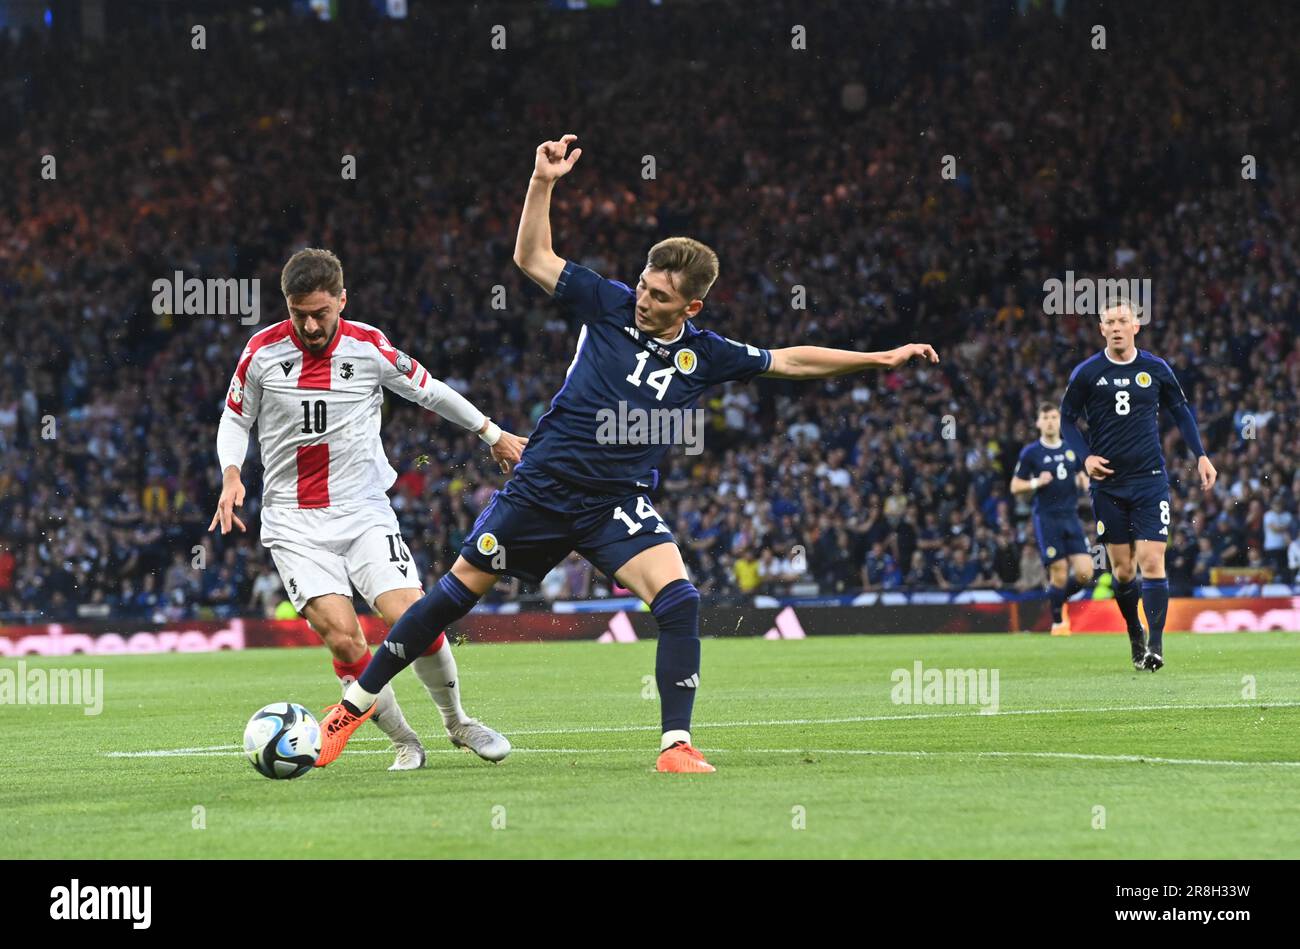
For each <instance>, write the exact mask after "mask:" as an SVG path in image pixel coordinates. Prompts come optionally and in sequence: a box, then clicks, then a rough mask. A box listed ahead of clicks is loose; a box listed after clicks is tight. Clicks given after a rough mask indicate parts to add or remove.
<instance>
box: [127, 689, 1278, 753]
mask: <svg viewBox="0 0 1300 949" xmlns="http://www.w3.org/2000/svg"><path fill="white" fill-rule="evenodd" d="M1298 706H1300V702H1225V703H1223V704H1219V705H1112V706H1102V707H1101V708H1022V709H999V710H997V711H996V712H987V711H979V710H973V711H963V712H913V713H910V714H906V715H853V716H848V717H844V718H778V719H768V720H766V721H757V722H710V723H708V724H707V725H702V726H700V728H701V730H705V729H710V728H772V727H779V726H785V725H851V724H857V723H861V722H898V721H917V720H921V719H933V718H996V717H1000V716H1004V715H1078V714H1090V713H1105V712H1169V711H1210V710H1217V709H1234V708H1235V709H1273V708H1296V707H1298ZM658 730H659V726H658V725H594V726H581V727H577V728H521V729H512V730H510V734H511V735H590V734H598V735H606V734H617V733H623V732H653V731H658ZM352 741H353V742H360V741H367V742H372V741H388V738H387V737H381V736H378V735H375V736H368V735H363V736H360V737H357V738H354V739H352ZM229 751H241V752H242V751H243V745H204V746H199V747H196V748H170V749H165V750H160V751H108V752H105V753H104V754H105V757H109V758H156V757H166V756H169V755H195V756H197V755H201V754H204V753H208V752H229ZM382 753H383V752H375V754H382Z"/></svg>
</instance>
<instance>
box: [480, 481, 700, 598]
mask: <svg viewBox="0 0 1300 949" xmlns="http://www.w3.org/2000/svg"><path fill="white" fill-rule="evenodd" d="M671 543H675V541H674V539H673V534H672V531H671V530H669V529H668V525H667V524H665V523H664V520H663V518H662V517H660V516H659V514H658V512H657V511H655V509H654V505H652V504H651V503H650V497H649V495H647V494H631V495H626V496H622V497H620V496H616V495H601V494H591V493H587V492H586V490H585V489H583V488H580V487H577V486H574V485H570V484H567V483H565V482H561V481H558V480H557V479H554V478H551V477H550V476H548V475H545V474H543V473H540V472H536V471H533V472H530V473H528V474H527V475H524V476H522V477H521V476H519V475H518V474H516V476H515V477H514V478H512V479H511V480H510V481H509V482H508V483H507V484H506V486H505V488H504V489H502V490H501V491H497V492H496V493H494V494H493V495H492V499H491V500H490V501H488V503H487V504H486V505H485V506H484V508H483V510H482V512H481V513H480V514H479V516H478V519H477V520H476V521H474V527H473V528H472V529H471V530H470V532H469V536H467V537H466V538H465V543H464V544H463V545H462V546H461V549H460V555H461V556H462V557H464V558H465V559H466V560H468V561H469V562H470V563H472V564H473V565H474V566H476V567H478V568H479V569H480V570H486V571H487V572H488V573H494V574H498V575H500V574H505V575H506V576H511V577H519V578H520V579H521V580H526V581H528V582H529V583H541V581H542V577H544V576H546V575H547V574H548V573H550V572H551V569H552V568H553V567H555V565H556V564H558V563H559V562H560V561H561V560H563V559H564V558H565V557H567V556H568V555H569V552H570V551H573V550H576V551H577V552H578V553H579V554H581V555H582V556H583V557H585V558H586V559H587V560H590V561H591V563H592V564H593V565H594V566H595V567H596V569H598V570H600V571H601V572H603V573H604V574H606V575H607V576H610V577H613V576H614V573H615V572H616V571H617V570H618V569H619V568H620V567H622V566H623V564H625V563H627V562H628V561H629V560H631V559H632V558H633V557H635V556H636V555H637V554H639V553H641V551H643V550H646V549H648V548H650V547H655V546H657V545H659V544H671Z"/></svg>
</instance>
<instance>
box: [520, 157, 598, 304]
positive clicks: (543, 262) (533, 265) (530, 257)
mask: <svg viewBox="0 0 1300 949" xmlns="http://www.w3.org/2000/svg"><path fill="white" fill-rule="evenodd" d="M577 138H578V136H576V135H573V134H569V135H565V136H563V137H561V138H560V140H559V141H558V142H542V144H540V145H538V146H537V158H536V160H535V162H534V164H533V177H532V178H531V179H529V181H528V194H527V195H526V196H525V197H524V213H523V215H522V216H521V217H520V219H519V234H518V236H516V237H515V265H516V266H518V267H519V269H520V270H522V271H523V272H524V273H526V274H528V277H529V279H531V280H532V281H533V283H535V284H537V285H538V286H539V287H541V288H542V289H543V290H545V291H546V292H547V293H549V294H554V293H555V285H556V284H557V283H558V282H559V279H560V273H561V272H562V271H563V270H564V258H562V257H560V256H559V255H558V254H556V253H555V251H554V250H552V249H551V191H552V190H553V189H554V188H555V182H557V181H559V180H560V179H561V178H563V177H564V176H565V175H567V174H568V173H569V170H570V169H571V168H573V166H574V163H576V162H577V160H578V157H579V156H580V155H582V149H581V148H575V149H574V150H573V154H571V155H569V156H568V157H567V158H566V157H565V156H564V153H565V152H566V151H568V148H569V145H570V143H572V142H574V141H576V140H577Z"/></svg>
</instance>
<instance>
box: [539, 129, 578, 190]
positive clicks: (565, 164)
mask: <svg viewBox="0 0 1300 949" xmlns="http://www.w3.org/2000/svg"><path fill="white" fill-rule="evenodd" d="M577 140H578V136H576V135H574V134H573V133H572V132H570V133H569V134H568V135H562V136H560V140H559V141H558V142H542V144H540V145H538V146H537V160H536V162H534V164H533V177H534V178H540V179H542V180H543V181H556V180H558V179H560V178H563V177H564V176H565V175H567V174H568V173H569V171H570V170H571V169H572V168H573V166H574V164H575V163H576V162H577V161H578V158H579V157H580V156H581V155H582V149H581V148H575V149H574V150H573V154H571V155H570V156H569V157H568V158H565V157H564V153H565V152H566V151H568V150H569V145H570V144H572V143H573V142H576V141H577Z"/></svg>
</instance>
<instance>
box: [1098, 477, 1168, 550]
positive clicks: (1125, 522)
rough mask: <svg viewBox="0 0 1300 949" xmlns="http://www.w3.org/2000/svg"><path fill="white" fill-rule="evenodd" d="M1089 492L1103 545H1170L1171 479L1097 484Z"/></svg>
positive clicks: (1161, 478)
mask: <svg viewBox="0 0 1300 949" xmlns="http://www.w3.org/2000/svg"><path fill="white" fill-rule="evenodd" d="M1089 490H1090V492H1091V494H1092V512H1093V514H1095V515H1096V517H1097V540H1099V541H1101V542H1102V543H1103V544H1131V543H1133V542H1134V541H1138V540H1154V541H1159V542H1160V543H1164V544H1167V543H1169V517H1170V512H1169V479H1168V478H1164V477H1152V478H1151V479H1150V480H1149V481H1138V482H1130V483H1128V484H1124V485H1116V486H1114V487H1107V485H1106V482H1104V481H1101V482H1097V481H1094V482H1092V484H1091V485H1090V487H1089Z"/></svg>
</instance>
